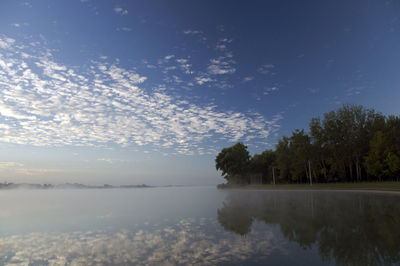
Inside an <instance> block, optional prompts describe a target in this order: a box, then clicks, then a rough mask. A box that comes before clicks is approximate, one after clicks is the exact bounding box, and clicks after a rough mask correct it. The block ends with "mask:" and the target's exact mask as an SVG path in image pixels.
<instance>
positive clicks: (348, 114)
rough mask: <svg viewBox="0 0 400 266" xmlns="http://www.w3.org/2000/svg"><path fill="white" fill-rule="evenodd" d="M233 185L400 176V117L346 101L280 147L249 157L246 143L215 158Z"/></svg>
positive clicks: (378, 179) (320, 181) (353, 180)
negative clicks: (256, 177)
mask: <svg viewBox="0 0 400 266" xmlns="http://www.w3.org/2000/svg"><path fill="white" fill-rule="evenodd" d="M215 166H216V169H217V170H220V171H221V172H222V176H223V177H224V178H225V179H226V180H227V182H228V184H249V183H250V182H251V179H252V177H254V176H259V177H260V180H261V183H264V184H267V183H272V182H276V183H278V182H279V183H310V182H315V183H327V182H362V181H389V180H391V181H393V180H396V181H398V179H399V176H400V117H399V116H394V115H390V116H384V115H382V114H381V113H379V112H376V111H375V110H373V109H367V108H365V107H363V106H359V105H343V106H342V107H341V108H339V109H338V110H335V111H330V112H328V113H325V114H324V115H323V117H322V119H321V118H319V117H317V118H313V119H311V122H310V124H309V131H308V132H306V131H305V130H304V129H302V130H299V129H296V130H295V131H293V132H292V135H291V136H290V137H287V136H284V137H282V138H281V139H279V141H278V143H277V144H276V148H275V150H271V149H267V150H265V151H263V152H262V153H261V154H254V156H250V153H249V151H248V149H247V146H246V145H244V144H243V143H240V142H239V143H236V144H235V145H233V146H231V147H228V148H224V149H222V150H221V152H220V153H219V154H218V155H217V157H216V159H215Z"/></svg>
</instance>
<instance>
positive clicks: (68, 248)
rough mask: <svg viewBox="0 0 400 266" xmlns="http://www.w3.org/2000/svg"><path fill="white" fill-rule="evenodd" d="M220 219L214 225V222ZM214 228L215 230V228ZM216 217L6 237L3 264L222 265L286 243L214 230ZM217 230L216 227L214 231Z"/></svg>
mask: <svg viewBox="0 0 400 266" xmlns="http://www.w3.org/2000/svg"><path fill="white" fill-rule="evenodd" d="M213 223H214V224H213ZM213 226H214V228H213ZM217 226H218V225H217V224H216V223H215V219H207V218H202V219H183V220H181V221H180V222H179V223H177V224H175V225H171V226H162V227H160V226H157V225H153V226H152V227H153V228H148V229H139V228H138V229H137V230H134V231H128V230H121V231H118V232H114V233H112V234H110V232H106V231H93V232H92V231H88V232H70V233H49V232H42V233H29V234H22V235H13V236H10V237H3V238H0V264H1V265H7V264H11V265H15V264H17V265H160V264H162V265H189V264H197V265H216V264H223V263H229V264H230V262H236V263H239V264H240V262H241V261H246V260H249V259H250V258H252V257H254V256H255V254H258V253H262V254H263V255H264V256H267V255H268V254H270V253H271V252H274V251H279V249H280V248H281V244H282V243H280V242H279V241H280V240H279V239H277V238H276V236H275V235H274V234H273V233H272V232H263V233H261V234H258V235H254V236H253V238H252V241H249V240H246V239H243V238H242V237H238V236H237V237H235V236H233V235H230V234H228V233H226V232H223V231H219V232H218V230H214V229H215V228H216V227H217ZM210 228H211V230H210Z"/></svg>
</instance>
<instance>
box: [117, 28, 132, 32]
mask: <svg viewBox="0 0 400 266" xmlns="http://www.w3.org/2000/svg"><path fill="white" fill-rule="evenodd" d="M117 31H132V29H131V28H129V27H121V28H119V27H118V28H117Z"/></svg>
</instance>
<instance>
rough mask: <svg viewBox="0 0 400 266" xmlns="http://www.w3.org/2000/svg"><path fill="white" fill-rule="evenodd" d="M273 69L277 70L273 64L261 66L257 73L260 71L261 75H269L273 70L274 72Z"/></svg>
mask: <svg viewBox="0 0 400 266" xmlns="http://www.w3.org/2000/svg"><path fill="white" fill-rule="evenodd" d="M273 68H275V65H273V64H265V65H262V66H260V67H259V68H258V69H257V71H258V72H259V73H261V74H268V73H270V72H271V70H272V69H273Z"/></svg>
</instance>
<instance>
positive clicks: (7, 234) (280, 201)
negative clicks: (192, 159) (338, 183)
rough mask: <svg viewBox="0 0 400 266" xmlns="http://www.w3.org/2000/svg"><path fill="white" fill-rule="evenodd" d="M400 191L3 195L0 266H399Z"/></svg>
mask: <svg viewBox="0 0 400 266" xmlns="http://www.w3.org/2000/svg"><path fill="white" fill-rule="evenodd" d="M399 200H400V195H399V194H395V193H374V192H368V193H366V192H340V191H250V190H217V189H216V188H214V187H168V188H138V189H82V190H79V189H75V190H74V189H70V190H61V189H59V190H58V189H53V190H52V189H49V190H9V191H7V190H2V191H0V265H7V264H10V265H159V264H162V265H188V264H198V265H216V264H217V265H265V264H270V265H337V264H339V265H382V264H384V265H399V264H400V201H399Z"/></svg>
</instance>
